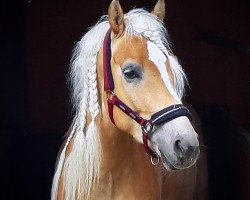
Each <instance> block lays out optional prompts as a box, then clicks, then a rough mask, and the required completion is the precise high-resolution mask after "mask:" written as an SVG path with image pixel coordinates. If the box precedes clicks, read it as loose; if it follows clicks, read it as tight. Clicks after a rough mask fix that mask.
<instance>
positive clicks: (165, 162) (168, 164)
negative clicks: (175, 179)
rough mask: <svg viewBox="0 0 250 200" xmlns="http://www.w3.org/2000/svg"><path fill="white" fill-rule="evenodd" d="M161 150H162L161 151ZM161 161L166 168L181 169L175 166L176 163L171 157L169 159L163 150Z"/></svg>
mask: <svg viewBox="0 0 250 200" xmlns="http://www.w3.org/2000/svg"><path fill="white" fill-rule="evenodd" d="M160 152H161V151H160ZM160 157H161V161H162V163H163V165H164V167H165V168H167V169H169V170H180V168H176V167H175V166H174V164H172V163H171V162H170V161H169V159H167V157H166V156H165V155H164V154H163V153H162V152H161V156H160Z"/></svg>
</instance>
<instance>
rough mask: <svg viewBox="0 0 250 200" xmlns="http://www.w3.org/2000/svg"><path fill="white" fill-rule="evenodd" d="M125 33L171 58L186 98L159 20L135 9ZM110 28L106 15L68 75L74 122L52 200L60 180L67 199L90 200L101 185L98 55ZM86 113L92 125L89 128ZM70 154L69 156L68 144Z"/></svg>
mask: <svg viewBox="0 0 250 200" xmlns="http://www.w3.org/2000/svg"><path fill="white" fill-rule="evenodd" d="M124 20H125V25H126V26H125V27H126V30H125V34H127V35H130V36H139V37H145V38H146V39H148V40H150V41H152V42H153V43H155V44H156V45H157V47H158V48H159V49H160V50H161V51H162V52H164V54H165V55H166V56H167V57H168V59H169V62H170V66H171V70H172V72H173V75H174V88H175V90H176V92H177V94H178V96H179V97H180V99H181V97H182V96H183V93H184V87H185V82H186V76H185V73H184V71H183V69H182V67H181V66H180V64H179V63H178V60H177V59H176V58H175V57H174V56H172V54H171V52H172V51H171V49H170V44H169V38H168V33H167V31H166V29H165V27H164V25H163V24H162V22H161V21H160V20H158V19H157V17H155V16H153V15H152V14H151V13H148V12H147V11H145V10H143V9H134V10H131V11H130V12H129V13H127V14H125V16H124ZM109 28H110V25H109V22H108V18H107V16H103V17H101V19H100V20H99V21H98V22H97V24H96V25H95V26H94V27H92V28H91V29H90V30H89V31H88V32H87V33H86V34H85V35H84V36H83V37H82V39H81V40H80V41H79V42H78V43H77V45H76V47H75V49H74V52H73V56H72V60H71V67H70V72H69V78H70V83H71V90H72V91H71V92H72V105H73V110H74V119H73V122H72V125H71V127H70V129H69V131H68V133H67V137H66V142H65V145H64V147H63V149H62V151H61V153H60V155H59V157H58V163H57V167H56V170H55V175H54V179H53V185H52V191H51V199H52V200H56V199H57V192H58V185H59V182H60V181H62V180H60V177H61V176H62V177H63V195H64V199H66V200H80V199H82V198H83V197H84V198H85V199H89V198H90V194H91V189H92V187H93V184H94V183H98V179H99V170H100V165H101V144H100V139H99V134H98V129H97V127H96V123H95V119H96V117H97V116H98V114H99V113H100V107H99V103H98V89H97V72H96V63H97V54H98V51H99V49H100V48H101V46H102V44H103V40H104V37H105V34H106V32H107V31H108V29H109ZM87 113H89V114H90V116H91V122H90V124H89V125H88V127H86V116H87ZM71 141H73V147H72V150H71V152H69V153H68V155H66V152H67V147H68V145H69V143H70V142H71Z"/></svg>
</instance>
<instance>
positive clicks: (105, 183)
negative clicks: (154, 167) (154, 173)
mask: <svg viewBox="0 0 250 200" xmlns="http://www.w3.org/2000/svg"><path fill="white" fill-rule="evenodd" d="M91 199H93V200H94V199H95V200H102V199H112V200H113V199H114V200H125V199H126V200H127V199H131V200H136V199H143V200H156V199H158V193H157V188H156V187H155V186H154V185H152V184H151V183H150V182H147V181H145V180H142V179H140V178H137V179H135V178H132V176H131V177H130V176H127V177H126V179H124V178H123V177H122V176H121V177H120V179H117V177H116V178H114V177H113V176H112V174H111V173H109V174H108V175H107V176H106V179H102V180H100V182H99V185H98V187H95V188H94V190H93V193H92V195H91Z"/></svg>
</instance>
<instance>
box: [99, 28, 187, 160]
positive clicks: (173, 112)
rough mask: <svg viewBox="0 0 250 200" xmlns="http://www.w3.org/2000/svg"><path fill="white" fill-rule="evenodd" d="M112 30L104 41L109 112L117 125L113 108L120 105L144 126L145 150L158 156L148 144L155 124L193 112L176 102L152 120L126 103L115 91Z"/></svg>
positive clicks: (159, 112) (152, 155)
mask: <svg viewBox="0 0 250 200" xmlns="http://www.w3.org/2000/svg"><path fill="white" fill-rule="evenodd" d="M110 60H111V30H108V32H107V33H106V36H105V38H104V43H103V74H104V91H105V92H106V94H107V103H108V112H109V117H110V120H111V121H112V123H113V124H114V125H115V121H114V116H113V108H114V106H116V107H118V108H119V109H120V110H121V111H123V112H124V113H125V114H126V115H128V116H129V117H131V118H132V119H133V120H135V121H136V122H137V123H138V124H140V125H141V128H142V139H143V146H144V150H145V152H146V153H147V154H148V155H150V156H151V157H158V156H157V154H156V152H154V151H153V150H152V149H151V148H150V147H149V146H148V139H149V138H151V136H152V134H153V129H154V126H158V125H160V124H163V123H166V122H169V121H171V120H173V119H175V118H177V117H180V116H186V117H188V118H189V120H191V113H190V112H189V110H188V109H187V108H186V107H185V106H184V105H182V104H175V105H172V106H169V107H167V108H164V109H162V110H160V111H158V112H156V113H154V114H153V115H152V116H151V119H150V120H147V119H144V118H142V117H141V116H140V115H139V114H137V113H136V112H135V111H133V110H132V109H131V108H129V107H128V106H127V105H126V104H124V103H123V102H122V101H121V100H120V99H119V98H118V97H117V96H116V95H115V93H114V80H113V76H112V70H111V64H110Z"/></svg>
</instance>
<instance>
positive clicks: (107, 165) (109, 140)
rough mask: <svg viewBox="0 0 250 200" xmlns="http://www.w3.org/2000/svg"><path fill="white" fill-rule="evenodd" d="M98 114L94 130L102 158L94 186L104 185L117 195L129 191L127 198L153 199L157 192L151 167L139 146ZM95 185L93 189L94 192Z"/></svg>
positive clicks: (107, 189) (103, 113) (107, 119)
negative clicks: (97, 133) (97, 134)
mask: <svg viewBox="0 0 250 200" xmlns="http://www.w3.org/2000/svg"><path fill="white" fill-rule="evenodd" d="M101 113H102V116H101V120H100V121H101V123H100V124H99V125H98V129H99V134H100V141H101V146H102V160H101V167H100V180H99V186H98V188H105V191H106V192H107V191H109V192H110V193H114V191H116V193H119V195H120V194H124V195H127V192H128V191H133V192H134V193H133V194H130V195H131V196H130V199H133V198H134V197H138V196H140V197H142V198H143V199H157V197H158V192H159V191H158V189H157V181H156V174H155V170H154V168H153V166H152V164H151V163H150V160H149V158H148V156H146V155H145V153H144V152H143V148H142V145H141V144H139V143H138V142H136V141H135V140H134V139H133V138H132V136H131V135H129V134H128V133H125V132H122V131H120V130H119V129H118V128H116V127H115V126H114V125H113V124H112V123H111V122H110V121H109V116H108V115H106V112H105V111H104V112H101ZM100 121H99V122H100ZM98 188H95V189H94V193H96V192H97V191H98ZM134 188H136V189H134ZM96 189H97V190H96ZM125 191H127V192H125ZM145 191H147V193H145ZM97 193H98V192H97ZM132 195H135V196H132ZM112 198H115V196H113V197H112Z"/></svg>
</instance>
